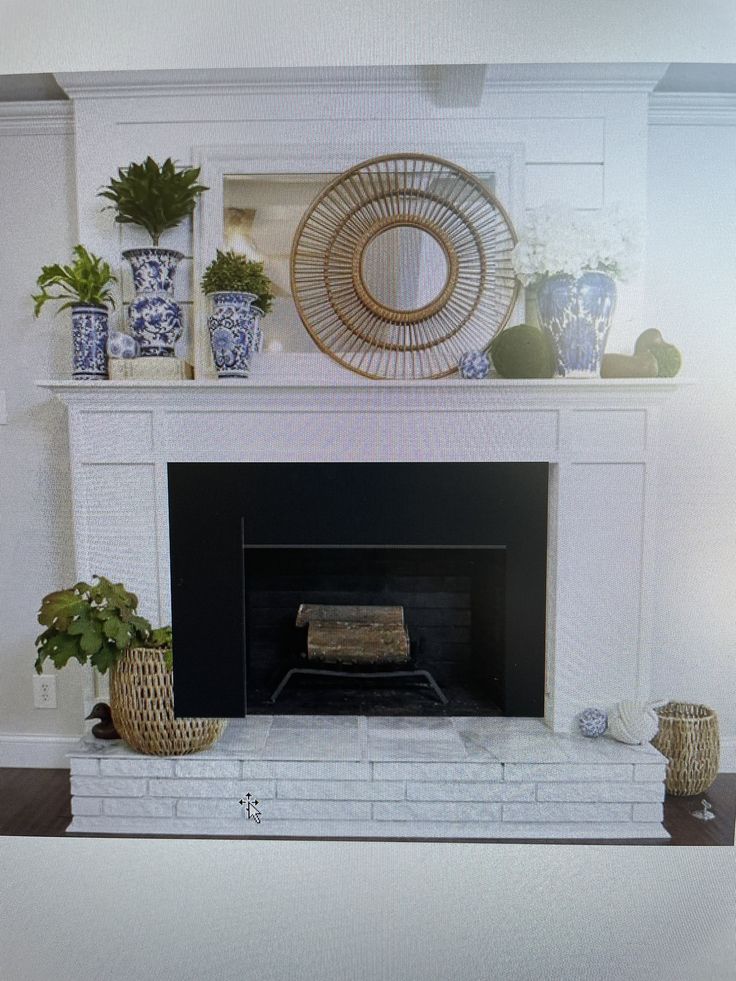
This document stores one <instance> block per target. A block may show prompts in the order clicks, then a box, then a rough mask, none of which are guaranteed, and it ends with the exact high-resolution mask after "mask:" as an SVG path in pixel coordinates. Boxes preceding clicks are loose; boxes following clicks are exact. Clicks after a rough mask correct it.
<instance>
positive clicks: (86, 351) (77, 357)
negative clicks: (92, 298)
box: [72, 303, 108, 381]
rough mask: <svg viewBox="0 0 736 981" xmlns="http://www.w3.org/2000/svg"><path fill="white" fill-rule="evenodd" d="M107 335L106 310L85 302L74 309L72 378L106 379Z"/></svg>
mask: <svg viewBox="0 0 736 981" xmlns="http://www.w3.org/2000/svg"><path fill="white" fill-rule="evenodd" d="M107 332H108V313H107V308H106V307H94V306H87V305H85V304H82V303H75V304H74V305H73V306H72V378H76V379H78V380H80V381H96V380H98V379H104V378H107Z"/></svg>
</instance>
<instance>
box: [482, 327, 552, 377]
mask: <svg viewBox="0 0 736 981" xmlns="http://www.w3.org/2000/svg"><path fill="white" fill-rule="evenodd" d="M489 352H490V355H491V359H492V361H493V366H494V368H495V369H496V371H497V373H498V374H499V375H500V376H501V377H502V378H551V377H552V375H553V374H554V371H555V363H554V356H553V354H552V349H551V347H550V344H549V341H548V340H547V338H546V336H545V335H544V334H543V333H542V331H541V330H540V329H539V327H533V326H532V325H531V324H516V326H515V327H507V328H506V330H502V331H501V333H500V334H498V335H497V336H496V337H495V338H494V339H493V341H492V342H491V346H490V349H489Z"/></svg>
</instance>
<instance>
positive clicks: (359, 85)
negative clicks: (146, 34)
mask: <svg viewBox="0 0 736 981" xmlns="http://www.w3.org/2000/svg"><path fill="white" fill-rule="evenodd" d="M667 67H668V66H667V65H666V64H632V65H627V64H620V65H613V64H610V65H609V64H606V65H589V64H565V65H487V66H481V65H425V66H410V65H402V66H384V67H373V66H368V67H351V68H332V67H330V68H297V69H284V68H272V69H193V70H179V69H177V70H155V71H126V72H123V71H115V72H61V73H59V74H57V75H55V76H54V77H55V79H56V81H57V83H58V84H59V85H60V86H61V88H62V89H63V90H64V92H65V93H66V94H67V95H68V96H69V98H70V99H128V98H150V97H155V96H158V97H165V98H172V97H181V96H196V95H202V96H208V95H216V96H243V95H258V96H261V97H262V96H264V95H267V94H269V93H272V94H278V95H283V94H284V93H285V92H287V91H294V90H297V91H311V92H318V93H323V94H325V95H337V94H341V95H344V94H346V93H351V94H361V93H363V94H368V95H371V96H375V95H377V94H381V93H384V94H391V93H398V94H401V95H408V94H411V93H416V94H424V95H429V96H431V97H432V98H434V99H435V101H437V102H438V104H442V103H443V100H445V99H447V91H446V90H447V89H448V79H454V78H455V77H456V76H458V75H459V77H460V80H461V82H462V81H464V82H466V83H467V79H466V78H465V76H468V78H469V79H470V83H472V84H471V85H470V88H471V96H472V98H470V104H473V102H474V101H476V100H477V99H478V98H479V96H480V92H481V91H482V92H485V93H490V92H494V91H512V92H525V91H528V92H539V91H563V92H564V91H574V92H651V90H652V89H653V88H654V87H655V85H656V84H657V83H658V82H659V80H660V79H661V78H662V76H663V75H664V73H665V71H666V70H667ZM482 69H485V71H483V70H482ZM483 76H484V77H483ZM449 87H450V89H453V85H450V86H449ZM466 87H467V84H466ZM461 88H462V86H461ZM476 90H477V91H476ZM451 94H452V101H456V102H457V104H458V105H463V104H466V101H467V98H469V97H468V96H467V95H466V94H464V93H462V92H460V93H459V95H458V94H456V93H454V91H453V92H452V93H451Z"/></svg>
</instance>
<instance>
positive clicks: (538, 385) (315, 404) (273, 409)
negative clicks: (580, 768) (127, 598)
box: [38, 355, 686, 732]
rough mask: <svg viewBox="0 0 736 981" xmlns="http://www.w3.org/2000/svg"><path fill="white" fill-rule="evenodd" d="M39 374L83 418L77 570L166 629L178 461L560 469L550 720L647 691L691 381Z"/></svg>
mask: <svg viewBox="0 0 736 981" xmlns="http://www.w3.org/2000/svg"><path fill="white" fill-rule="evenodd" d="M286 368H288V370H285V369H286ZM285 376H288V377H285ZM38 384H39V385H40V386H41V387H43V388H46V389H48V390H49V391H50V392H51V393H53V394H54V395H55V396H57V397H59V398H60V399H61V400H62V401H63V402H64V403H65V404H66V406H67V408H68V412H69V435H70V457H71V475H72V507H73V514H74V527H75V548H76V571H77V575H78V576H80V577H81V578H87V577H89V576H92V575H94V574H95V573H98V572H101V573H104V574H106V575H108V576H111V577H117V578H119V579H121V580H122V581H124V582H126V583H128V584H129V585H131V587H134V588H135V590H136V592H137V593H138V594H139V596H140V599H141V609H142V612H143V613H144V614H145V615H146V616H148V617H149V618H151V619H152V620H153V621H156V622H160V623H165V622H168V620H169V617H170V591H169V551H168V550H169V544H168V503H167V464H168V463H170V462H184V461H188V462H280V461H291V462H298V461H305V462H307V461H314V462H318V461H325V462H327V461H336V462H339V461H346V462H360V461H366V462H370V461H376V462H383V461H385V462H392V461H397V462H398V461H404V462H413V461H418V462H421V461H437V462H451V461H469V462H471V461H496V462H514V461H528V462H548V463H550V464H551V465H552V467H551V471H550V500H549V560H548V563H549V564H548V597H547V679H546V686H545V687H546V710H545V718H546V721H547V723H548V724H549V725H550V726H551V727H552V728H553V729H554V730H555V731H564V732H567V731H570V729H571V727H572V726H573V722H574V718H575V715H576V714H577V713H578V712H579V711H580V710H581V709H582V708H585V707H587V706H588V705H602V706H610V705H612V704H613V703H614V702H616V701H618V700H620V699H622V698H634V697H649V695H650V691H649V660H650V623H651V603H652V593H653V585H654V583H655V582H656V576H655V574H654V572H655V570H654V569H653V562H652V555H653V547H654V542H655V539H654V535H655V528H654V517H655V512H654V508H653V502H654V501H655V500H656V436H657V418H658V414H659V409H660V406H661V405H662V403H663V401H665V400H666V399H667V398H669V397H671V396H672V395H673V393H675V392H676V390H677V389H678V388H679V387H680V386H681V385H682V384H683V382H682V381H681V380H679V379H672V380H671V379H625V380H623V379H621V380H619V379H616V380H601V379H593V380H591V381H581V380H574V381H573V380H559V379H552V380H541V381H536V380H534V381H532V380H524V381H509V380H502V379H497V378H492V379H488V380H484V381H465V380H461V379H457V378H450V379H440V380H435V381H426V382H393V381H385V382H375V381H370V380H366V379H363V378H361V377H360V376H357V375H352V374H350V373H348V372H346V371H344V370H342V369H339V368H338V367H337V366H334V365H332V363H331V362H329V361H328V359H326V358H322V357H320V358H317V359H315V357H314V356H310V355H271V356H268V355H266V356H263V359H262V362H261V364H260V365H259V366H258V369H257V370H256V371H254V372H253V375H252V377H251V378H250V379H248V380H247V381H243V382H235V383H233V382H218V381H209V380H204V381H180V382H168V383H162V382H150V381H148V382H132V381H109V382H75V381H45V382H39V383H38ZM685 384H686V383H685ZM206 506H207V502H203V507H206Z"/></svg>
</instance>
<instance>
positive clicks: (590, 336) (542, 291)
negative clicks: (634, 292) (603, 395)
mask: <svg viewBox="0 0 736 981" xmlns="http://www.w3.org/2000/svg"><path fill="white" fill-rule="evenodd" d="M615 307H616V284H615V283H614V281H613V280H612V279H611V277H610V276H606V275H605V273H599V272H584V273H583V274H582V275H581V276H578V278H577V279H576V278H575V277H574V276H562V275H561V276H550V277H549V279H545V280H544V281H543V282H542V283H541V284H540V286H539V288H538V290H537V308H538V312H539V324H540V326H541V328H542V330H544V331H545V333H546V334H547V335H548V337H549V338H550V340H551V342H552V350H553V351H554V355H555V374H556V375H557V377H558V378H597V377H599V376H600V369H601V358H602V357H603V352H604V351H605V349H606V340H607V339H608V331H609V329H610V326H611V318H612V316H613V311H614V309H615Z"/></svg>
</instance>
